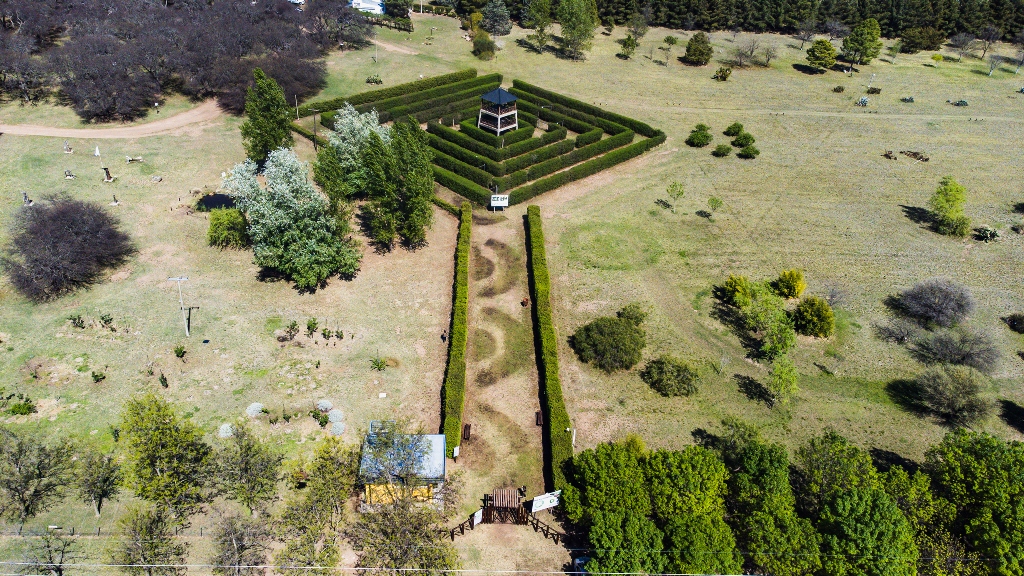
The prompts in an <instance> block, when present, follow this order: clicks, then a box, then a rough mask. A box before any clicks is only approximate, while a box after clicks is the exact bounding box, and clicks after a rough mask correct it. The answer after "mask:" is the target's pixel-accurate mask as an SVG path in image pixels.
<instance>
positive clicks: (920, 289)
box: [896, 278, 974, 328]
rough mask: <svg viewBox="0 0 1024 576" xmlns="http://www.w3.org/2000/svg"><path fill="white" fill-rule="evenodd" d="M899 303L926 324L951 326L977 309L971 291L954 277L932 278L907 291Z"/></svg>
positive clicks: (902, 308) (897, 301) (898, 306)
mask: <svg viewBox="0 0 1024 576" xmlns="http://www.w3.org/2000/svg"><path fill="white" fill-rule="evenodd" d="M896 307H897V308H898V309H899V310H900V311H901V312H903V313H904V314H906V315H907V316H909V317H911V318H916V319H917V320H919V321H920V322H923V323H924V324H926V325H938V326H944V327H947V328H948V327H950V326H953V325H954V324H957V323H959V322H961V321H962V320H963V319H964V318H967V316H968V315H969V314H970V313H971V312H973V311H974V297H973V296H972V295H971V291H970V290H968V289H967V287H965V286H961V285H959V284H957V283H955V282H953V281H952V280H948V279H945V278H932V279H930V280H925V281H924V282H919V283H918V284H916V285H914V286H913V287H912V288H909V289H907V290H905V291H903V292H902V293H901V294H900V295H899V297H898V298H897V299H896Z"/></svg>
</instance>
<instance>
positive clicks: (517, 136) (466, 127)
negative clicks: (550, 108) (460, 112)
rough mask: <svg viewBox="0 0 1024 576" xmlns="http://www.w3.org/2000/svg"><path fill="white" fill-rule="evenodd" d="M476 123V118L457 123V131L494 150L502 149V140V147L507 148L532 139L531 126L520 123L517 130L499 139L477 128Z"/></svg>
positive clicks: (532, 128)
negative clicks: (503, 142)
mask: <svg viewBox="0 0 1024 576" xmlns="http://www.w3.org/2000/svg"><path fill="white" fill-rule="evenodd" d="M476 122H477V119H476V118H466V119H465V120H463V121H462V122H460V123H459V126H460V128H459V131H460V132H462V133H463V134H465V135H466V136H469V137H470V138H473V139H474V140H479V141H480V142H483V143H484V144H487V145H488V146H493V147H495V148H501V147H503V146H502V140H504V141H505V145H504V147H507V146H509V145H512V144H516V143H518V142H522V141H523V140H527V139H528V138H531V137H533V130H534V127H533V125H532V124H527V123H521V124H522V126H520V127H519V128H516V129H515V130H513V131H511V132H506V133H505V135H504V136H500V137H499V136H495V135H494V134H491V133H490V132H488V131H486V130H482V129H480V128H477V126H476Z"/></svg>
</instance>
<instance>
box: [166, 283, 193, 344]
mask: <svg viewBox="0 0 1024 576" xmlns="http://www.w3.org/2000/svg"><path fill="white" fill-rule="evenodd" d="M167 280H168V281H170V282H177V283H178V304H180V305H181V319H182V321H184V322H185V337H186V338H188V337H189V329H188V325H189V321H188V320H189V318H188V317H189V316H191V315H192V309H191V307H190V308H189V310H188V312H186V311H185V299H184V298H183V297H182V295H181V283H182V282H188V276H175V277H174V278H168V279H167Z"/></svg>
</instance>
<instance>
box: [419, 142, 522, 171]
mask: <svg viewBox="0 0 1024 576" xmlns="http://www.w3.org/2000/svg"><path fill="white" fill-rule="evenodd" d="M427 144H428V145H430V147H431V148H433V149H434V151H435V152H440V153H442V154H447V155H448V156H451V157H452V158H455V159H456V160H461V161H463V162H465V163H467V164H469V165H471V166H480V165H481V164H483V165H484V168H485V169H486V170H487V171H488V172H490V174H491V175H492V176H504V175H505V167H504V166H503V165H502V163H501V162H495V161H494V160H491V159H490V158H488V157H486V156H483V155H480V154H477V153H475V152H473V151H472V150H467V149H465V148H463V147H462V146H459V145H458V144H454V143H452V142H449V141H447V140H445V139H444V138H441V137H439V136H438V135H436V134H432V133H428V134H427Z"/></svg>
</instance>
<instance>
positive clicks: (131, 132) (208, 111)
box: [0, 100, 224, 152]
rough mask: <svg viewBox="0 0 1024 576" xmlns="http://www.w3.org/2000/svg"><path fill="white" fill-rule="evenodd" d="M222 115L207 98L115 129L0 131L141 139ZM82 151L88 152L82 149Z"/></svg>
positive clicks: (2, 128)
mask: <svg viewBox="0 0 1024 576" xmlns="http://www.w3.org/2000/svg"><path fill="white" fill-rule="evenodd" d="M223 115H224V111H223V110H221V109H220V106H218V105H217V101H216V100H207V101H206V102H203V103H202V104H200V105H199V106H196V107H195V108H193V109H191V110H186V111H185V112H182V113H180V114H175V115H174V116H168V117H167V118H163V119H160V120H155V121H153V122H149V123H147V124H139V125H136V126H120V127H117V128H53V127H50V126H36V125H34V124H13V125H12V124H0V133H2V134H9V135H11V136H49V137H53V138H87V139H113V138H145V137H147V136H159V135H161V134H167V133H169V132H174V131H175V130H180V129H182V128H185V127H187V126H192V125H194V124H202V123H206V122H212V121H214V120H217V119H218V118H220V117H221V116H223ZM82 152H88V151H87V150H83V151H82Z"/></svg>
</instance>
